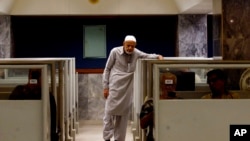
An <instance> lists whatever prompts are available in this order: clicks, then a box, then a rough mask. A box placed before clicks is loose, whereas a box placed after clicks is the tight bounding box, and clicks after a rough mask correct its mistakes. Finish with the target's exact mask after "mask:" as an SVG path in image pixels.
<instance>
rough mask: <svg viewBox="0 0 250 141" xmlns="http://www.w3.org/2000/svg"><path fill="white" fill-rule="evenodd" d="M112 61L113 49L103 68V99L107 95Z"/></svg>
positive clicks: (113, 56)
mask: <svg viewBox="0 0 250 141" xmlns="http://www.w3.org/2000/svg"><path fill="white" fill-rule="evenodd" d="M114 62H115V53H114V50H111V52H110V55H109V57H108V60H107V63H106V65H105V69H104V72H103V79H102V83H103V89H104V90H103V95H104V98H105V99H106V98H107V97H108V94H109V77H110V71H111V69H112V67H113V65H114Z"/></svg>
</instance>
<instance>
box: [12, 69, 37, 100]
mask: <svg viewBox="0 0 250 141" xmlns="http://www.w3.org/2000/svg"><path fill="white" fill-rule="evenodd" d="M9 99H10V100H28V99H31V100H40V99H41V69H30V70H29V76H28V83H27V84H25V85H18V86H16V87H15V88H14V90H13V91H12V93H11V95H10V97H9Z"/></svg>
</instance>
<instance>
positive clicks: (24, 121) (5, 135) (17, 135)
mask: <svg viewBox="0 0 250 141" xmlns="http://www.w3.org/2000/svg"><path fill="white" fill-rule="evenodd" d="M32 68H33V69H34V68H36V69H41V72H42V75H41V76H42V83H41V88H42V91H41V98H40V99H29V100H28V99H26V100H8V99H1V100H0V113H1V114H0V125H1V126H0V140H1V141H27V140H32V141H48V140H50V138H49V134H50V128H48V126H49V123H50V118H49V110H50V109H49V107H48V105H49V95H48V94H49V91H48V83H46V82H47V81H48V77H47V65H12V64H11V63H9V64H8V65H0V69H1V70H28V69H32ZM22 77H23V78H26V79H25V81H24V82H21V81H20V82H19V83H15V84H14V86H15V87H16V86H19V85H21V84H22V85H23V84H27V81H28V79H27V78H28V75H22ZM8 84H11V82H9V83H8ZM1 85H3V83H1ZM1 88H2V86H1V87H0V91H1ZM0 94H1V95H7V94H6V93H3V91H1V93H0ZM8 97H9V96H8ZM8 97H7V98H8Z"/></svg>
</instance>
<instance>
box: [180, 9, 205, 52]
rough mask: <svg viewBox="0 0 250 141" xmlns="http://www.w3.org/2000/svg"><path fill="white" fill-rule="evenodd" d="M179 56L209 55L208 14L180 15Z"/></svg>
mask: <svg viewBox="0 0 250 141" xmlns="http://www.w3.org/2000/svg"><path fill="white" fill-rule="evenodd" d="M177 56H180V57H207V15H204V14H195V15H189V14H185V15H178V43H177Z"/></svg>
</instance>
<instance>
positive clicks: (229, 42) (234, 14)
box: [222, 0, 250, 60]
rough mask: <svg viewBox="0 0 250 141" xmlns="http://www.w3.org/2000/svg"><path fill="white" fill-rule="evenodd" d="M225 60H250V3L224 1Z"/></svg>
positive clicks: (241, 0)
mask: <svg viewBox="0 0 250 141" xmlns="http://www.w3.org/2000/svg"><path fill="white" fill-rule="evenodd" d="M222 9H223V13H222V15H223V58H224V59H225V60H249V59H250V55H249V54H250V48H249V46H250V28H249V25H250V21H249V19H250V1H249V0H223V1H222Z"/></svg>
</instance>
